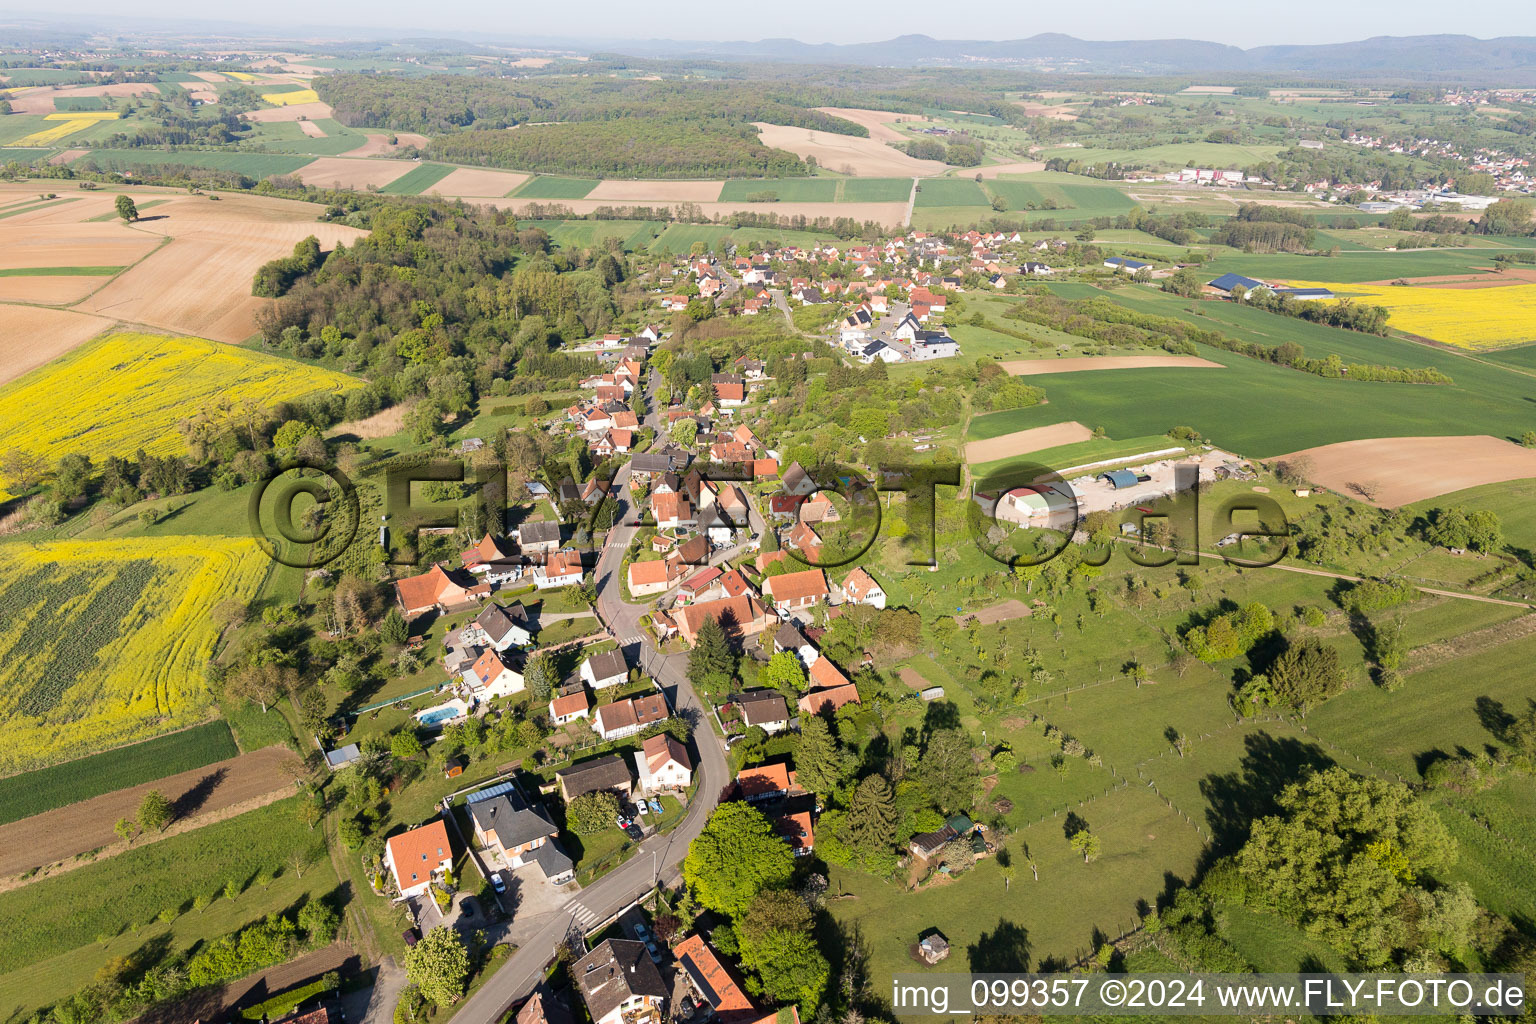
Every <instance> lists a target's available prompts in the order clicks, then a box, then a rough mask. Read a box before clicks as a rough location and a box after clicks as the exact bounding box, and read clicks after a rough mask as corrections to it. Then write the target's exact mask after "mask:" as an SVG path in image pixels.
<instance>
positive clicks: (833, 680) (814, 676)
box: [807, 657, 848, 690]
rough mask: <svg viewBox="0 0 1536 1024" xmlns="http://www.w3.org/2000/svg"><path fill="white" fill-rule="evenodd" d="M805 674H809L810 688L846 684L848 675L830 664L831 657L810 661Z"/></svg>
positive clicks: (826, 687) (816, 688) (818, 688)
mask: <svg viewBox="0 0 1536 1024" xmlns="http://www.w3.org/2000/svg"><path fill="white" fill-rule="evenodd" d="M807 674H808V675H809V676H810V680H811V688H812V689H815V690H822V689H828V688H830V687H834V686H847V685H848V677H847V676H845V675H843V673H842V672H841V671H840V670H839V669H838V667H837V666H836V665H834V664H832V659H831V658H825V657H823V658H817V659H816V660H815V661H813V662H812V663H811V669H810V672H809V673H807Z"/></svg>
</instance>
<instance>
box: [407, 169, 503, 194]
mask: <svg viewBox="0 0 1536 1024" xmlns="http://www.w3.org/2000/svg"><path fill="white" fill-rule="evenodd" d="M527 180H528V175H526V174H513V173H512V172H510V171H491V170H482V169H480V168H478V167H460V168H458V169H456V170H455V171H453V173H451V174H449V175H448V177H446V178H444V179H443V180H442V181H440V182H438V183H437V184H436V185H433V186H432V187H431V188H429V189H427V194H428V195H432V194H436V195H440V196H447V197H448V198H450V199H500V198H501V197H502V196H504V195H506V194H507V193H508V192H511V191H512V190H513V189H515V188H517V186H519V185H521V184H522V183H523V182H525V181H527Z"/></svg>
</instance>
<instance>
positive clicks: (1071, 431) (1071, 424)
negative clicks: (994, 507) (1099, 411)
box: [965, 420, 1093, 466]
mask: <svg viewBox="0 0 1536 1024" xmlns="http://www.w3.org/2000/svg"><path fill="white" fill-rule="evenodd" d="M1092 436H1093V431H1091V430H1089V429H1088V428H1087V427H1085V426H1083V425H1082V424H1081V423H1078V422H1077V421H1076V420H1071V421H1068V422H1066V423H1052V424H1051V425H1050V426H1048V427H1030V428H1029V429H1028V430H1015V431H1014V432H1013V433H1011V434H1003V435H1002V436H1000V437H989V438H987V439H986V440H985V441H972V442H971V443H969V444H967V445H966V446H965V461H966V462H967V463H969V464H970V465H973V466H974V465H977V464H978V463H982V462H995V461H997V460H998V459H1006V458H1008V457H1009V456H1010V455H1028V454H1029V453H1030V452H1038V451H1043V450H1044V449H1046V448H1055V447H1056V446H1057V445H1062V444H1073V443H1075V442H1077V441H1086V440H1088V439H1089V438H1091V437H1092Z"/></svg>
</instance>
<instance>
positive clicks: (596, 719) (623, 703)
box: [592, 693, 668, 740]
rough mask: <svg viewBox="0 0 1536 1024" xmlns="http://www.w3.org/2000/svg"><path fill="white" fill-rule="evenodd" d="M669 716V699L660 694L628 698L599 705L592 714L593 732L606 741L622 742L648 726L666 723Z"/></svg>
mask: <svg viewBox="0 0 1536 1024" xmlns="http://www.w3.org/2000/svg"><path fill="white" fill-rule="evenodd" d="M667 715H668V712H667V699H666V698H665V697H663V696H662V695H661V694H659V693H648V694H646V695H645V696H644V697H626V698H625V699H624V700H616V701H614V702H613V703H612V704H601V705H599V706H598V708H597V710H596V711H595V712H593V714H592V731H593V732H595V733H597V734H598V735H599V736H601V737H602V738H603V739H605V740H621V739H623V738H624V737H626V736H633V735H634V734H635V733H637V732H639V731H640V730H641V729H644V728H646V727H647V726H652V725H655V724H656V723H657V722H664V721H666V719H667Z"/></svg>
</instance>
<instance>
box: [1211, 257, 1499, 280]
mask: <svg viewBox="0 0 1536 1024" xmlns="http://www.w3.org/2000/svg"><path fill="white" fill-rule="evenodd" d="M1489 255H1490V253H1489V252H1488V250H1487V249H1426V250H1420V251H1416V252H1378V251H1375V250H1360V251H1351V252H1340V253H1339V254H1338V255H1337V256H1327V255H1322V254H1319V255H1314V256H1306V255H1298V254H1292V253H1273V254H1268V255H1257V254H1251V253H1240V252H1235V251H1227V252H1218V253H1217V255H1216V258H1215V259H1213V260H1211V261H1210V262H1208V263H1205V264H1202V265H1201V268H1200V271H1201V273H1202V274H1203V273H1206V272H1209V273H1210V275H1211V276H1212V277H1215V276H1217V275H1219V274H1225V273H1229V272H1230V273H1234V274H1244V275H1247V276H1249V277H1259V278H1263V279H1265V280H1274V281H1322V280H1327V281H1335V282H1341V283H1345V284H1357V283H1359V282H1362V281H1392V280H1396V279H1397V278H1400V277H1406V278H1415V277H1436V276H1440V275H1443V274H1470V273H1473V272H1474V271H1475V270H1476V268H1478V267H1487V266H1489V265H1490V264H1489V261H1488V257H1489ZM1207 280H1209V279H1207Z"/></svg>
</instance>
